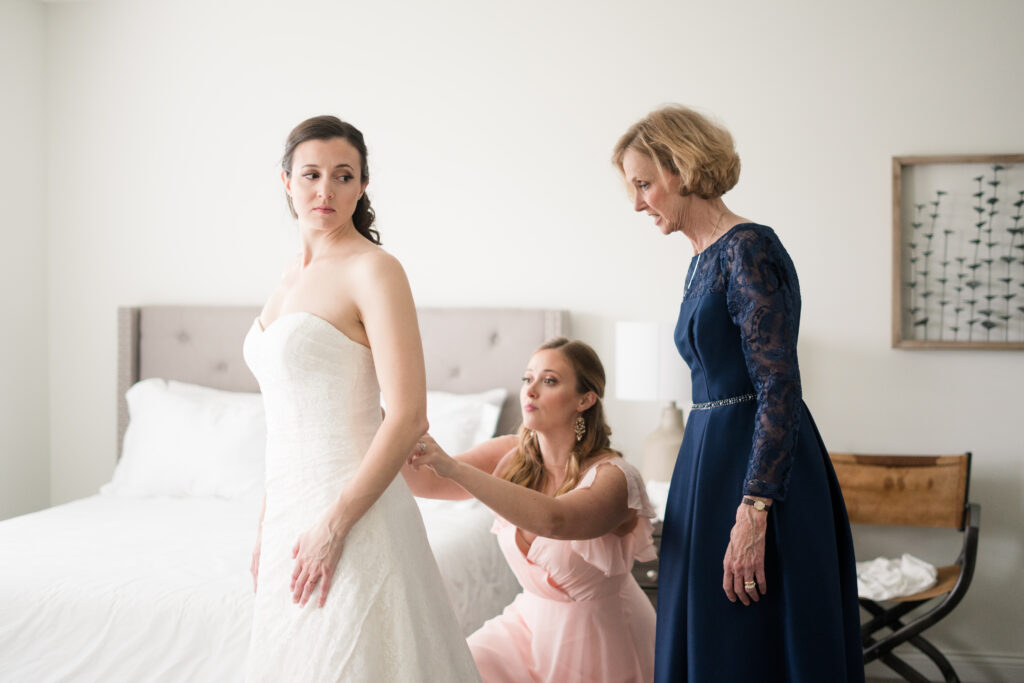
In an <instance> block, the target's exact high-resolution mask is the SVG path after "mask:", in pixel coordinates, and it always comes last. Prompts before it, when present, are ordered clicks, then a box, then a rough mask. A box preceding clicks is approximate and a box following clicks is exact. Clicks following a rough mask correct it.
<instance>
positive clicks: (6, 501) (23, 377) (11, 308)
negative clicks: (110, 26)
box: [0, 0, 50, 519]
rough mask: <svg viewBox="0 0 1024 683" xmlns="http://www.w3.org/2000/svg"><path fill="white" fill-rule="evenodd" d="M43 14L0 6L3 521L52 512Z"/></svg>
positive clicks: (13, 2)
mask: <svg viewBox="0 0 1024 683" xmlns="http://www.w3.org/2000/svg"><path fill="white" fill-rule="evenodd" d="M44 20H45V14H44V10H43V8H42V6H40V5H39V4H37V3H36V2H33V1H32V0H9V1H8V0H5V1H4V2H2V3H0V98H2V100H3V106H0V149H2V150H4V163H3V164H0V301H2V304H0V309H2V311H0V319H2V320H3V323H2V327H0V387H2V389H0V519H5V518H7V517H11V516H13V515H18V514H22V513H25V512H31V511H33V510H38V509H41V508H44V507H46V505H47V503H48V502H49V498H50V492H49V476H50V463H49V459H48V458H47V453H48V450H49V433H48V426H49V414H48V413H49V410H48V406H47V402H46V398H47V375H48V364H49V356H48V353H47V314H46V310H47V300H46V266H47V258H46V202H45V197H46V195H45V192H44V190H43V187H44V180H43V179H44V173H45V171H46V167H45V156H44V152H45V147H44V141H43V114H44V88H43V79H44V78H45V75H46V70H45V55H44V36H45V24H44Z"/></svg>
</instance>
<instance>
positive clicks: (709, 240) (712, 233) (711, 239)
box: [683, 211, 725, 299]
mask: <svg viewBox="0 0 1024 683" xmlns="http://www.w3.org/2000/svg"><path fill="white" fill-rule="evenodd" d="M724 217H725V211H723V212H722V213H720V214H718V220H717V221H715V229H714V230H712V231H711V237H709V238H708V245H707V247H704V249H702V250H701V251H700V252H698V254H697V260H696V261H694V263H693V270H692V271H691V272H690V280H689V281H688V282H687V283H686V287H685V288H684V289H683V298H684V299H685V298H686V295H687V293H688V292H689V291H690V285H692V284H693V278H694V276H695V275H697V268H698V267H699V266H700V257H701V255H702V254H703V253H704V252H705V251H707V248H708V247H710V246H711V244H712V242H714V241H715V235H717V234H718V228H720V227H721V225H722V218H724Z"/></svg>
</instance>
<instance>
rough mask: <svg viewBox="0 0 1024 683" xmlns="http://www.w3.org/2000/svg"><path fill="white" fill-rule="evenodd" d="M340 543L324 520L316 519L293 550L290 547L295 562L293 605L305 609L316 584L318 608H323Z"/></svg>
mask: <svg viewBox="0 0 1024 683" xmlns="http://www.w3.org/2000/svg"><path fill="white" fill-rule="evenodd" d="M344 544H345V538H344V536H343V535H342V534H341V533H339V532H338V531H336V530H332V529H331V525H330V524H329V523H328V520H327V519H326V518H324V519H320V520H319V521H318V522H317V523H316V524H314V525H313V527H312V528H310V529H309V530H308V531H307V532H306V533H304V534H302V535H301V536H299V540H297V541H296V542H295V547H294V548H292V557H293V558H294V559H295V570H294V571H293V572H292V583H291V590H292V601H293V602H296V603H299V604H300V605H301V606H305V605H306V603H307V602H308V601H309V598H310V596H311V595H312V594H313V591H314V590H315V589H316V587H317V584H319V585H320V602H319V604H318V606H319V607H323V606H324V601H326V600H327V592H328V591H329V590H330V588H331V578H332V577H333V576H334V570H335V569H336V568H337V567H338V560H340V559H341V549H342V546H344Z"/></svg>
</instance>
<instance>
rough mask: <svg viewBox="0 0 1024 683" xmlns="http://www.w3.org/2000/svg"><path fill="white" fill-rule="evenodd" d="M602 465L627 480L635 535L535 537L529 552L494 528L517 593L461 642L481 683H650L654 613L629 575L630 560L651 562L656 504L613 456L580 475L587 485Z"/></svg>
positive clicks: (507, 530)
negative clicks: (465, 643) (518, 589)
mask: <svg viewBox="0 0 1024 683" xmlns="http://www.w3.org/2000/svg"><path fill="white" fill-rule="evenodd" d="M602 467H617V468H619V469H620V470H622V472H623V473H624V474H625V475H626V483H627V488H628V494H629V497H628V504H629V507H630V509H632V510H636V512H637V524H636V526H635V527H634V528H633V530H632V531H631V532H630V533H628V534H626V535H624V536H617V535H615V534H614V533H608V534H605V535H604V536H601V537H599V538H593V539H588V540H585V541H559V540H555V539H551V538H543V537H539V536H538V537H537V538H536V539H535V540H534V541H533V544H532V545H531V546H530V550H529V552H528V553H527V554H525V555H524V554H523V552H522V550H520V549H519V546H518V545H517V544H516V538H515V537H516V527H515V526H513V525H512V524H510V523H509V522H508V521H506V520H504V519H502V518H501V517H497V518H496V519H495V522H494V527H493V528H492V532H493V533H494V534H496V535H497V537H498V543H499V545H500V546H501V549H502V552H504V554H505V557H506V559H507V560H508V563H509V565H510V566H511V568H512V571H513V572H514V573H515V575H516V577H517V578H518V579H519V583H520V584H521V585H522V587H523V592H522V593H520V594H519V595H518V596H516V599H515V600H513V601H512V604H510V605H509V606H508V607H506V608H505V611H504V612H502V613H501V614H500V615H499V616H497V617H494V618H493V619H491V620H489V621H488V622H487V623H485V624H484V625H483V626H481V627H480V629H479V630H478V631H476V632H475V633H474V634H472V635H471V636H470V637H469V649H470V651H471V652H472V653H473V659H474V660H475V661H476V665H477V668H478V669H479V670H480V676H481V678H482V679H483V680H484V683H527V682H529V683H534V682H537V681H544V682H548V681H551V682H557V683H583V682H584V681H586V682H587V683H636V682H638V681H639V682H648V681H652V680H653V679H654V622H655V613H654V608H653V607H652V606H651V603H650V601H649V600H648V599H647V596H646V595H645V594H644V592H643V590H641V589H640V586H639V585H638V584H637V582H636V580H635V579H634V578H633V575H632V573H631V570H632V567H633V561H634V560H635V559H636V560H641V561H644V562H646V561H650V560H653V559H655V558H656V557H657V554H656V552H655V549H654V543H653V540H652V538H651V532H652V525H651V519H652V518H653V517H654V515H655V513H654V508H653V507H652V506H651V503H650V500H649V499H648V498H647V492H646V489H645V487H644V482H643V477H642V476H641V475H640V472H638V471H637V469H636V468H635V467H633V466H632V465H630V464H629V463H627V462H626V461H625V460H623V459H622V458H620V457H614V458H611V459H609V460H603V461H601V462H599V463H598V464H596V465H594V466H593V467H591V468H590V469H589V470H588V471H587V472H585V473H584V475H583V478H582V479H581V480H580V483H579V484H578V485H577V487H576V488H578V489H580V488H588V487H590V486H592V485H593V483H594V479H595V478H596V476H597V471H598V469H599V468H602Z"/></svg>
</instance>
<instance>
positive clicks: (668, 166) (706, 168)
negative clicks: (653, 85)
mask: <svg viewBox="0 0 1024 683" xmlns="http://www.w3.org/2000/svg"><path fill="white" fill-rule="evenodd" d="M630 149H635V150H636V151H638V152H640V153H641V154H643V155H644V156H646V157H648V158H649V159H651V160H652V161H654V163H655V164H656V165H657V166H658V169H659V170H660V171H662V172H665V171H668V172H670V173H672V174H674V175H678V176H680V178H681V179H682V181H683V182H682V188H681V189H680V194H682V195H683V196H684V197H685V196H686V195H690V194H695V195H697V196H698V197H700V198H702V199H716V198H718V197H721V196H722V195H723V194H725V193H726V192H728V191H729V190H731V189H732V188H733V187H735V186H736V183H737V182H738V181H739V179H740V156H739V154H737V153H736V147H735V145H733V141H732V135H731V134H730V133H729V131H728V130H726V129H725V127H724V126H721V125H720V124H718V123H715V122H714V121H712V120H711V119H709V118H708V117H706V116H704V115H703V114H700V113H698V112H697V111H695V110H693V109H690V108H689V107H684V106H682V105H681V104H673V105H669V106H667V107H662V108H661V109H656V110H654V111H652V112H651V113H650V114H648V115H647V116H645V117H644V118H642V119H640V120H639V121H637V122H636V123H634V124H633V125H632V126H630V127H629V130H627V131H626V132H625V134H623V136H622V137H621V138H619V141H618V142H617V143H616V144H615V150H614V152H613V153H612V163H613V164H615V165H616V166H617V167H618V169H619V171H622V158H623V157H624V156H625V155H626V151H627V150H630Z"/></svg>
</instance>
